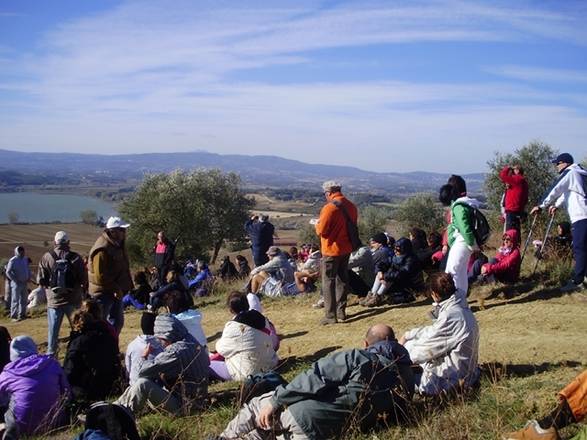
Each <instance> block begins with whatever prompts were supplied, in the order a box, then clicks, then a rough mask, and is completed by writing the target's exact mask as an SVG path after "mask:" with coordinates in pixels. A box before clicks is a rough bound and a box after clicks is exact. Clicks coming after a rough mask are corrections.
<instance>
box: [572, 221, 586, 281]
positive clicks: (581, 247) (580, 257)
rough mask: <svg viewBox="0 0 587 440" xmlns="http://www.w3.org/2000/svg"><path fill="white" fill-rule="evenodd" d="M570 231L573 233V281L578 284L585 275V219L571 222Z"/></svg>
mask: <svg viewBox="0 0 587 440" xmlns="http://www.w3.org/2000/svg"><path fill="white" fill-rule="evenodd" d="M571 233H572V234H573V257H574V258H575V268H574V271H573V281H574V283H575V284H579V283H582V282H583V280H584V279H585V275H587V219H583V220H579V221H578V222H575V223H573V224H572V225H571Z"/></svg>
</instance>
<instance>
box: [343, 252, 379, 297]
mask: <svg viewBox="0 0 587 440" xmlns="http://www.w3.org/2000/svg"><path fill="white" fill-rule="evenodd" d="M347 267H348V276H349V290H350V291H351V292H352V293H354V294H355V295H357V296H358V297H359V298H364V297H365V296H367V294H368V293H369V292H370V290H371V286H372V285H373V281H375V273H376V271H375V263H374V262H373V254H372V253H371V249H370V248H369V246H361V247H360V248H359V249H357V250H356V251H354V252H351V255H350V257H349V264H348V266H347Z"/></svg>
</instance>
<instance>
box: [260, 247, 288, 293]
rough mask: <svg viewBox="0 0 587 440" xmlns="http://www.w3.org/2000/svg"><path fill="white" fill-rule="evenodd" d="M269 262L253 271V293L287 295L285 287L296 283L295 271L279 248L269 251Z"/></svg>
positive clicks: (271, 248) (272, 248)
mask: <svg viewBox="0 0 587 440" xmlns="http://www.w3.org/2000/svg"><path fill="white" fill-rule="evenodd" d="M267 256H268V257H269V261H268V262H267V263H265V264H262V265H261V266H257V267H255V268H254V269H253V270H252V271H251V292H253V293H261V294H263V295H266V296H270V297H275V296H282V295H285V294H287V292H286V291H284V289H283V287H284V286H288V285H291V284H293V283H294V282H295V278H294V270H293V268H292V267H291V265H290V264H289V261H287V257H286V256H285V254H284V253H283V252H282V251H281V249H279V248H278V247H277V246H271V247H270V248H269V249H268V250H267Z"/></svg>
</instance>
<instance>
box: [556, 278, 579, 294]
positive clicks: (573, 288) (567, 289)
mask: <svg viewBox="0 0 587 440" xmlns="http://www.w3.org/2000/svg"><path fill="white" fill-rule="evenodd" d="M580 290H583V283H579V284H575V282H574V281H573V280H569V282H568V283H567V284H565V285H564V286H563V287H561V288H560V291H561V292H563V293H571V292H578V291H580Z"/></svg>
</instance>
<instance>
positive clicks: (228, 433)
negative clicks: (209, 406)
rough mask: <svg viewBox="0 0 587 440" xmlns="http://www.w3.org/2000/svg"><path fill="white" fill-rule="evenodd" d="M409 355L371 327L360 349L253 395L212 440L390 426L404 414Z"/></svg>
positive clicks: (385, 331)
mask: <svg viewBox="0 0 587 440" xmlns="http://www.w3.org/2000/svg"><path fill="white" fill-rule="evenodd" d="M410 364H411V361H410V357H409V355H408V353H407V351H406V350H405V348H404V347H402V346H401V345H399V344H398V342H397V340H396V339H395V336H394V333H393V330H392V329H391V328H390V327H388V326H387V325H384V324H376V325H374V326H373V327H371V328H370V329H369V330H368V331H367V335H366V337H365V340H364V346H363V348H362V349H350V350H344V351H341V352H338V353H334V354H331V355H329V356H326V357H324V358H322V359H319V360H318V361H316V362H314V363H313V364H312V366H311V367H310V368H309V369H308V370H306V371H304V372H302V373H300V374H298V375H297V376H296V377H294V378H293V379H292V381H291V382H290V383H289V384H288V385H286V386H279V387H277V389H275V390H274V391H271V392H269V393H265V394H262V395H261V396H258V397H254V398H253V399H251V400H250V401H249V402H248V403H246V404H245V405H244V406H243V407H242V408H241V410H240V412H239V413H238V414H237V415H236V417H234V419H232V420H231V421H230V422H229V423H228V426H227V427H226V429H225V430H224V431H223V432H222V433H221V434H220V435H219V436H213V437H211V438H213V439H241V438H251V439H252V438H255V439H260V438H267V436H268V435H270V434H271V433H281V434H283V435H284V436H287V438H292V439H330V438H341V436H342V435H343V433H349V431H350V432H352V429H353V428H354V429H357V430H367V429H372V428H373V427H375V426H376V424H377V423H378V422H382V423H384V424H385V425H389V424H394V423H397V422H398V421H399V419H401V418H402V415H405V414H406V413H407V411H406V409H407V407H408V406H409V400H410V397H411V393H412V389H413V383H414V382H413V377H412V373H411V369H410Z"/></svg>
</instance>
